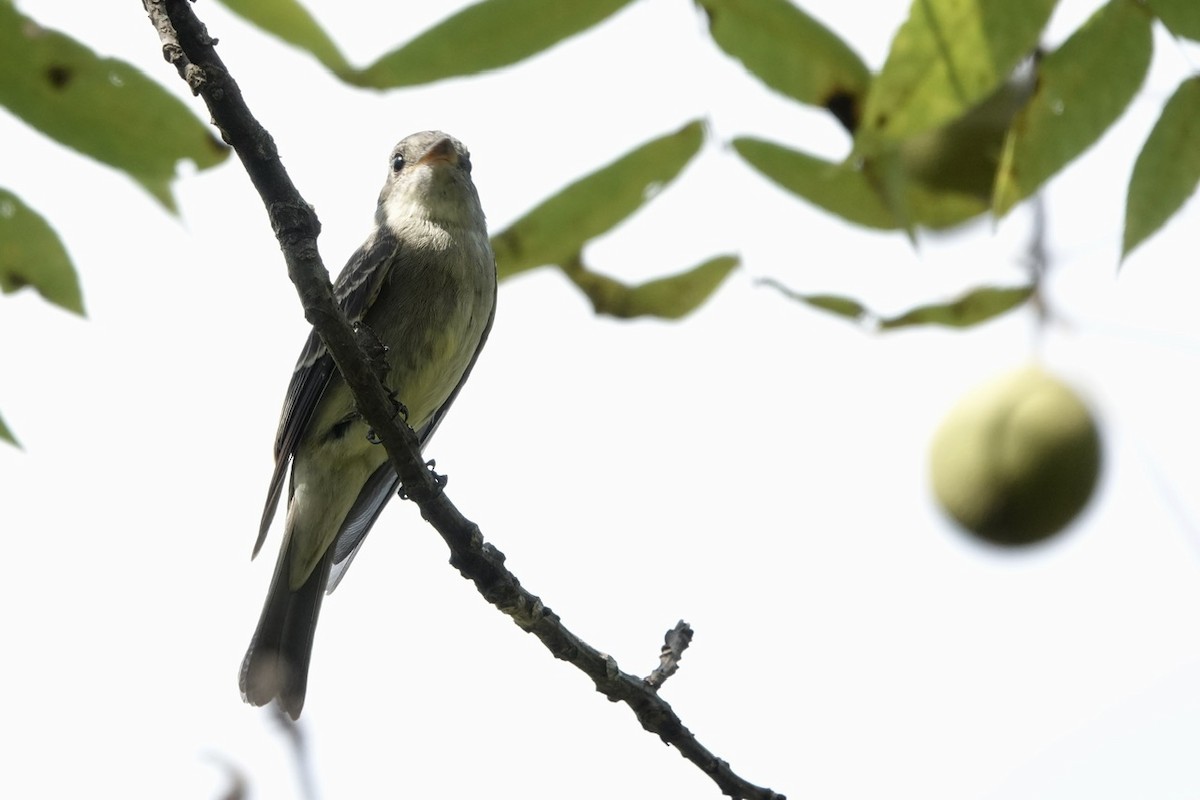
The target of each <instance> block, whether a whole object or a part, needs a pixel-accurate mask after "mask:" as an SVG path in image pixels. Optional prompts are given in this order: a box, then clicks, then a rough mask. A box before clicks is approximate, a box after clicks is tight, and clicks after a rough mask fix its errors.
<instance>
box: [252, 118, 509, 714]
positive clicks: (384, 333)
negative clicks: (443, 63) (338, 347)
mask: <svg viewBox="0 0 1200 800" xmlns="http://www.w3.org/2000/svg"><path fill="white" fill-rule="evenodd" d="M390 168H391V169H390V173H389V176H388V180H387V182H386V183H385V184H384V187H383V191H382V192H380V194H379V205H378V207H377V210H376V212H375V223H376V225H375V229H374V230H373V231H372V232H371V235H370V236H368V237H367V241H366V242H365V243H364V244H363V246H362V247H360V248H359V249H358V251H357V252H356V253H355V254H354V255H353V256H351V258H350V261H349V262H348V263H347V264H346V266H345V267H344V268H343V269H342V272H341V274H340V275H339V276H338V279H337V281H336V282H335V283H334V286H333V293H334V298H335V300H336V301H337V302H338V304H339V305H340V306H341V308H342V309H343V311H344V312H345V313H346V316H347V317H348V318H349V319H350V321H351V322H354V323H360V340H363V341H365V342H366V343H367V344H368V345H373V347H368V348H367V349H368V350H371V349H374V350H375V351H376V352H375V355H376V356H378V357H382V358H383V359H385V360H386V371H385V374H384V380H385V383H386V385H387V386H388V388H390V389H392V390H393V391H395V392H396V395H397V398H398V399H399V400H400V402H402V403H403V404H404V405H405V407H406V408H407V410H408V423H409V425H411V426H412V428H413V430H415V431H416V433H417V438H418V439H419V441H420V442H421V445H422V447H424V445H425V442H427V441H428V440H429V437H430V436H432V435H433V432H434V430H435V429H436V428H437V426H438V425H439V424H440V423H441V420H442V417H443V416H444V415H445V413H446V410H447V409H448V408H449V407H450V404H451V402H453V400H454V398H455V396H456V395H457V394H458V392H459V390H460V389H461V388H462V384H463V382H464V381H465V380H466V378H467V375H468V374H469V373H470V371H471V367H472V366H474V364H475V359H476V358H477V357H478V356H479V351H480V350H481V349H482V348H483V344H484V342H485V341H486V339H487V335H488V332H489V331H490V330H491V325H492V318H493V315H494V313H495V298H496V267H495V260H494V257H493V256H492V250H491V247H490V245H489V244H488V236H487V226H486V224H485V222H484V216H483V210H482V208H481V207H480V204H479V196H478V194H477V193H476V191H475V186H474V184H473V183H472V182H471V162H470V156H469V155H468V153H467V150H466V148H464V147H463V145H462V144H461V143H460V142H459V141H458V140H456V139H454V138H452V137H450V136H447V135H446V134H444V133H441V132H440V131H425V132H423V133H417V134H413V135H412V136H409V137H407V138H405V139H404V140H402V141H401V142H400V143H399V144H397V145H396V147H395V148H393V150H392V155H391V161H390ZM367 430H368V429H367V425H366V424H365V423H364V422H363V420H362V419H361V418H360V417H359V416H358V414H357V412H356V410H355V405H354V398H353V397H352V395H351V394H350V390H349V389H348V388H347V386H346V384H345V382H344V381H343V380H342V378H341V375H339V374H338V371H337V369H336V368H335V367H334V364H333V359H332V357H331V356H330V355H329V353H328V352H327V351H326V350H325V346H324V344H323V343H322V342H321V339H320V337H318V336H317V334H316V332H315V331H314V332H312V333H311V334H309V337H308V341H307V342H306V343H305V346H304V350H303V351H302V352H301V354H300V359H299V361H298V362H297V364H296V371H295V373H294V374H293V376H292V382H291V384H290V385H289V387H288V391H287V397H286V398H285V400H284V405H283V413H282V416H281V418H280V422H279V431H278V433H277V434H276V438H275V471H274V473H273V475H272V477H271V485H270V490H269V491H268V494H267V502H266V506H265V507H264V509H263V516H262V521H261V524H260V527H259V534H258V540H257V541H256V542H255V545H254V553H255V555H257V554H258V551H259V549H260V548H261V547H262V544H263V541H264V540H265V539H266V535H267V531H268V529H269V528H270V526H271V521H272V519H273V518H274V515H275V509H276V506H277V505H278V503H279V498H280V496H281V495H282V493H283V483H284V478H285V477H287V475H288V467H289V465H290V466H291V478H290V481H289V482H288V499H287V512H286V520H285V523H284V534H283V544H282V545H281V547H280V552H279V560H278V561H277V563H276V566H275V572H274V575H273V576H272V578H271V587H270V589H269V590H268V592H267V600H266V603H265V604H264V606H263V611H262V617H261V618H260V620H259V623H258V628H257V630H255V632H254V637H253V638H252V639H251V641H250V647H249V649H248V650H247V651H246V657H245V659H244V660H243V662H242V668H241V672H240V675H239V685H240V686H241V690H242V696H243V697H244V698H245V700H246V701H247V702H249V703H252V704H254V705H265V704H267V703H269V702H271V701H272V700H278V701H279V704H280V706H281V707H282V708H283V710H284V711H286V712H287V713H288V714H289V715H290V716H291V717H292V718H293V719H296V718H297V717H299V716H300V711H301V709H302V708H303V706H304V695H305V687H306V685H307V681H308V664H309V658H310V654H311V652H312V644H313V633H314V631H315V630H316V624H317V615H318V614H319V612H320V610H321V599H322V598H323V596H324V595H325V593H326V591H332V590H333V588H334V587H335V586H336V585H337V583H338V581H339V580H340V579H341V577H342V575H343V574H344V572H345V570H346V568H347V567H348V566H349V564H350V561H351V560H352V559H353V557H354V555H355V553H356V552H357V551H358V548H359V546H361V544H362V542H363V539H364V538H365V537H366V535H367V533H368V532H369V531H370V529H371V526H372V525H373V524H374V523H375V520H376V519H377V518H378V516H379V514H380V512H381V511H382V510H383V507H384V506H385V505H386V504H387V502H388V500H390V499H391V498H392V496H393V495H395V494H396V491H397V489H398V488H399V483H400V482H399V478H398V477H397V476H396V473H395V471H394V470H393V469H392V466H391V464H390V463H389V462H388V460H387V453H386V452H385V451H384V449H383V448H382V447H381V446H378V445H374V444H371V443H370V442H369V441H368V439H367Z"/></svg>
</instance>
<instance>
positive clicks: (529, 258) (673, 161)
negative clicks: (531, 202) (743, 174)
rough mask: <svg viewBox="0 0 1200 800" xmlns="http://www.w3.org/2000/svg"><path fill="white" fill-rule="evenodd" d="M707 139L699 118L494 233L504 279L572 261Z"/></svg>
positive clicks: (671, 176)
mask: <svg viewBox="0 0 1200 800" xmlns="http://www.w3.org/2000/svg"><path fill="white" fill-rule="evenodd" d="M703 141H704V125H703V124H702V123H701V122H700V121H699V120H696V121H693V122H689V123H688V124H687V125H685V126H684V127H682V128H680V129H679V130H678V131H676V132H674V133H670V134H667V135H666V136H663V137H661V138H658V139H653V140H651V141H649V142H647V143H646V144H643V145H642V146H640V147H638V148H637V149H635V150H633V151H631V152H629V153H627V154H626V155H624V156H622V157H621V158H619V159H618V160H616V161H614V162H613V163H611V164H609V165H608V166H605V167H601V168H600V169H599V170H597V171H596V172H593V173H592V174H590V175H587V176H585V177H583V178H580V179H579V180H578V181H576V182H575V183H572V184H571V185H570V186H568V187H566V188H565V189H563V190H562V191H560V192H559V193H558V194H556V195H554V196H553V197H551V198H549V199H548V200H545V201H543V202H542V203H541V204H539V205H538V206H537V207H536V208H534V209H533V210H532V211H530V212H529V213H528V214H526V215H525V216H523V217H521V218H520V219H519V220H517V221H516V222H514V223H513V224H512V225H510V226H509V227H508V228H507V229H505V230H504V231H503V232H501V233H499V234H497V235H496V236H494V237H492V249H493V250H494V251H495V253H496V268H497V270H498V271H499V274H500V277H502V278H506V277H508V276H510V275H515V274H516V273H518V272H523V271H525V270H527V269H533V268H534V267H540V266H543V265H545V264H567V263H569V262H570V261H571V260H572V259H574V258H575V256H577V255H578V254H579V252H580V251H581V250H582V249H583V245H584V244H586V243H587V242H588V241H589V240H590V239H593V238H595V237H597V236H600V235H601V234H603V233H605V232H607V231H608V230H610V229H611V228H613V227H614V226H615V225H616V224H617V223H619V222H621V221H622V220H624V219H625V218H626V217H628V216H630V215H631V214H633V213H634V212H635V211H637V210H638V209H639V208H641V207H642V204H644V203H645V202H646V201H647V200H648V199H649V198H650V197H651V196H652V195H653V194H654V193H655V192H656V191H657V190H658V189H660V188H661V187H663V186H664V185H666V184H667V183H669V182H670V181H672V180H673V179H674V178H675V176H676V175H678V174H679V173H680V171H682V170H683V168H684V166H686V165H687V163H688V162H689V161H690V160H691V159H692V156H694V155H695V154H696V152H697V151H699V149H700V145H701V143H702V142H703Z"/></svg>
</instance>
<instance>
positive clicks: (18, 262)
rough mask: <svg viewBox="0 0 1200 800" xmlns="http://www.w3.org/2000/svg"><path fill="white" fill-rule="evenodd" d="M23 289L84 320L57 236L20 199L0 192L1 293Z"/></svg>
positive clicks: (72, 273) (76, 282)
mask: <svg viewBox="0 0 1200 800" xmlns="http://www.w3.org/2000/svg"><path fill="white" fill-rule="evenodd" d="M26 286H28V287H30V288H32V289H34V290H35V291H36V292H37V293H38V294H40V295H41V296H42V297H44V298H45V299H46V300H48V301H49V302H51V303H54V304H55V305H57V306H59V307H60V308H65V309H66V310H67V311H70V312H72V313H74V314H79V315H80V316H83V313H84V311H83V295H82V293H81V292H80V289H79V278H78V276H77V275H76V274H75V267H74V265H73V264H72V263H71V257H70V256H69V255H67V250H66V248H65V247H63V244H62V241H61V240H59V238H58V234H57V233H55V232H54V229H53V228H52V227H50V223H48V222H46V220H45V219H43V218H42V216H41V215H40V214H38V213H37V212H36V211H34V210H33V209H31V208H30V207H29V206H27V205H25V204H24V203H23V202H21V199H20V198H19V197H17V196H16V195H14V194H13V193H11V192H9V191H7V190H5V189H0V291H3V292H4V293H5V294H11V293H12V292H15V291H17V290H19V289H23V288H25V287H26Z"/></svg>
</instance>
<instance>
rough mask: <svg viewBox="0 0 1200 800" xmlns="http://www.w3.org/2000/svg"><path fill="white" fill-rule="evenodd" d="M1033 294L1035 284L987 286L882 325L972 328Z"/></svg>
mask: <svg viewBox="0 0 1200 800" xmlns="http://www.w3.org/2000/svg"><path fill="white" fill-rule="evenodd" d="M1032 296H1033V287H1032V286H1017V287H1011V288H999V287H993V286H986V287H983V288H980V289H974V290H972V291H970V292H967V293H966V294H964V295H963V296H962V297H959V298H958V299H957V300H952V301H950V302H949V303H935V304H933V305H927V306H918V307H917V308H914V309H912V310H911V311H907V312H905V313H903V314H900V315H899V316H895V317H889V318H884V319H880V321H879V328H880V329H881V330H892V329H895V328H906V327H910V326H913V325H945V326H947V327H951V328H969V327H971V326H973V325H978V324H980V323H981V322H987V321H988V320H990V319H992V318H993V317H997V316H999V315H1001V314H1003V313H1005V312H1007V311H1011V310H1012V309H1014V308H1016V307H1017V306H1019V305H1021V304H1022V303H1024V302H1025V301H1026V300H1028V299H1029V298H1030V297H1032Z"/></svg>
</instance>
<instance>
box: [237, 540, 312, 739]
mask: <svg viewBox="0 0 1200 800" xmlns="http://www.w3.org/2000/svg"><path fill="white" fill-rule="evenodd" d="M291 550H292V545H291V543H289V544H288V546H287V547H285V548H284V551H283V552H282V553H281V554H280V557H279V562H278V564H276V566H275V574H274V575H273V576H272V577H271V588H270V589H268V590H267V601H266V603H265V604H264V605H263V611H262V617H261V618H259V620H258V628H257V629H256V630H255V631H254V638H252V639H251V640H250V647H249V649H247V650H246V657H245V658H244V659H243V660H242V669H241V673H240V675H239V676H238V685H239V686H240V687H241V690H242V698H243V699H244V700H245V701H246V702H247V703H250V704H252V705H256V706H265V705H266V704H267V703H270V702H271V701H272V700H275V699H278V700H279V706H280V707H281V708H282V709H283V710H284V711H286V712H287V714H288V716H290V717H291V718H292V719H298V718H299V717H300V710H301V709H302V708H304V693H305V689H306V688H307V685H308V662H309V659H310V658H311V656H312V646H313V634H314V633H315V632H316V630H317V616H318V615H319V614H320V612H321V600H322V599H323V598H324V597H325V584H326V583H327V582H328V580H329V569H330V565H331V564H332V562H333V548H332V547H330V548H329V550H328V552H326V553H325V556H324V557H323V558H322V559H321V561H320V562H319V563H318V564H317V566H316V568H315V569H313V571H312V574H311V575H309V576H308V580H306V581H305V582H304V585H302V586H301V587H300V588H299V589H295V590H293V589H292V588H291V587H290V586H289V582H288V574H289V566H290V564H291V561H292V558H291V556H292V553H291Z"/></svg>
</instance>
